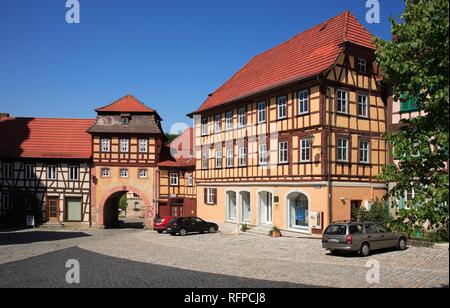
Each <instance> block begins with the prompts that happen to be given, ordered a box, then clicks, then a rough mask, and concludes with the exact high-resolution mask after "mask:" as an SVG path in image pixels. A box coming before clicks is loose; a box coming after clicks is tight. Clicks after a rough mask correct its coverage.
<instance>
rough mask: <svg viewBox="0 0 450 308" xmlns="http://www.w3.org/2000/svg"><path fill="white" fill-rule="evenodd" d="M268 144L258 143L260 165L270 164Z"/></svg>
mask: <svg viewBox="0 0 450 308" xmlns="http://www.w3.org/2000/svg"><path fill="white" fill-rule="evenodd" d="M268 160H269V159H268V155H267V144H266V143H261V144H259V145H258V163H259V165H260V166H266V165H267V164H268Z"/></svg>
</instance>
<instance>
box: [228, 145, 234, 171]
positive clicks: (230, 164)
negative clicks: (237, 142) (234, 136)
mask: <svg viewBox="0 0 450 308" xmlns="http://www.w3.org/2000/svg"><path fill="white" fill-rule="evenodd" d="M233 160H234V153H233V149H227V168H231V167H233V165H234V164H233Z"/></svg>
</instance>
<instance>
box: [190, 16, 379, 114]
mask: <svg viewBox="0 0 450 308" xmlns="http://www.w3.org/2000/svg"><path fill="white" fill-rule="evenodd" d="M372 41H373V36H372V34H371V33H370V32H369V31H368V30H367V29H366V28H364V27H363V26H362V25H361V24H360V23H359V21H358V20H357V19H356V17H355V16H353V15H352V14H351V13H350V12H349V11H346V12H344V13H341V14H340V15H338V16H335V17H333V18H331V19H329V20H327V21H325V22H323V23H321V24H319V25H317V26H315V27H313V28H311V29H309V30H306V31H304V32H302V33H300V34H298V35H296V36H294V37H293V38H291V39H290V40H288V41H287V42H285V43H283V44H281V45H278V46H276V47H274V48H272V49H270V50H268V51H266V52H263V53H262V54H260V55H257V56H256V57H254V58H253V59H252V60H250V62H248V63H247V64H246V65H245V66H244V67H243V68H242V69H241V70H240V71H238V72H237V73H236V74H235V75H234V76H233V77H231V78H230V79H229V80H228V81H227V82H225V83H224V84H223V85H222V86H221V87H220V88H219V89H217V90H216V91H215V92H214V93H213V94H212V95H211V96H210V97H209V98H208V99H207V100H206V101H205V102H204V103H203V104H202V105H201V107H200V108H199V109H198V110H197V111H196V112H194V114H195V113H199V112H202V111H205V110H208V109H211V108H215V107H218V106H220V105H222V104H226V103H230V102H233V101H236V100H238V99H242V98H245V97H248V96H250V95H253V94H257V93H259V92H261V91H265V90H270V89H272V88H274V87H277V86H280V85H284V84H287V83H290V82H295V81H299V80H302V79H305V78H308V77H312V76H315V75H318V74H320V73H322V72H324V71H325V70H327V69H329V68H330V67H331V66H332V65H334V63H335V62H336V60H337V58H338V56H339V55H340V53H341V52H342V50H343V48H344V46H343V45H344V44H343V43H345V42H351V43H354V44H357V45H361V46H363V47H367V48H370V49H375V46H374V45H373V43H372Z"/></svg>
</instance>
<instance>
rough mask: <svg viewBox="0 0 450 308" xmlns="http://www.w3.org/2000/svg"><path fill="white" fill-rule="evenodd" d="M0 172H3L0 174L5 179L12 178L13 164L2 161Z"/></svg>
mask: <svg viewBox="0 0 450 308" xmlns="http://www.w3.org/2000/svg"><path fill="white" fill-rule="evenodd" d="M2 173H3V174H2V176H3V178H4V179H5V180H8V179H12V178H13V173H14V170H13V164H11V163H4V164H3V170H2Z"/></svg>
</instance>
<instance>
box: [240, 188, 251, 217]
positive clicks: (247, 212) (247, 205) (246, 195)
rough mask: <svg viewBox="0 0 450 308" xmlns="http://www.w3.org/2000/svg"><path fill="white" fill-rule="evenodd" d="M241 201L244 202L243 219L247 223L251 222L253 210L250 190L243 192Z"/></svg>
mask: <svg viewBox="0 0 450 308" xmlns="http://www.w3.org/2000/svg"><path fill="white" fill-rule="evenodd" d="M241 202H242V221H244V222H246V223H250V222H251V210H252V204H251V202H250V192H248V191H243V192H241Z"/></svg>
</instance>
